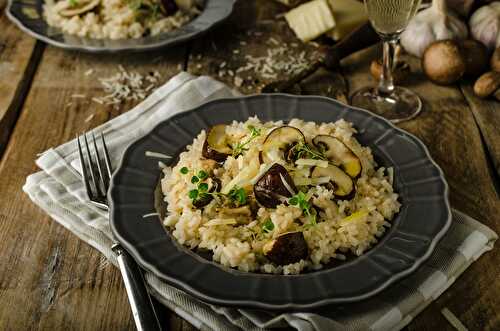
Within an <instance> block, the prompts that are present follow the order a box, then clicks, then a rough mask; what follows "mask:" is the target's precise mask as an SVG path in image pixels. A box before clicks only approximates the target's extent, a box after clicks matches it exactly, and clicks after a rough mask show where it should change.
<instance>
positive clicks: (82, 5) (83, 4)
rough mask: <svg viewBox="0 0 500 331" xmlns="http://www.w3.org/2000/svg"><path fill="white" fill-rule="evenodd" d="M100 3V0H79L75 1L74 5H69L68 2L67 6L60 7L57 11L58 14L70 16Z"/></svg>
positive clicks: (89, 9)
mask: <svg viewBox="0 0 500 331" xmlns="http://www.w3.org/2000/svg"><path fill="white" fill-rule="evenodd" d="M100 3H101V1H100V0H87V1H85V0H79V1H77V2H76V3H75V5H70V4H69V3H68V6H67V7H64V8H62V9H61V10H60V11H59V15H61V16H64V17H72V16H76V15H80V14H83V13H86V12H89V11H91V10H93V9H94V8H95V7H97V6H98V5H99V4H100Z"/></svg>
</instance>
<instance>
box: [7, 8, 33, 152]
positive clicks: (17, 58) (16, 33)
mask: <svg viewBox="0 0 500 331" xmlns="http://www.w3.org/2000/svg"><path fill="white" fill-rule="evenodd" d="M6 4H7V1H5V0H2V1H0V31H1V37H0V155H1V154H2V152H3V150H4V149H5V146H6V145H7V141H8V140H9V135H10V133H11V129H12V128H13V127H14V123H15V121H16V119H17V116H18V114H19V112H20V110H21V108H22V102H23V100H24V97H25V96H26V93H27V91H28V89H29V83H30V81H31V78H32V77H33V74H34V71H35V69H36V66H37V64H38V59H39V57H40V55H41V53H42V51H43V45H42V44H41V43H39V42H38V43H37V42H36V41H35V40H34V39H33V38H30V37H29V36H27V35H26V34H25V33H23V32H21V31H20V30H19V29H18V28H16V27H15V26H14V25H13V24H12V23H10V21H9V20H8V19H7V17H6V15H5V11H4V9H5V6H6ZM35 45H37V46H36V47H35Z"/></svg>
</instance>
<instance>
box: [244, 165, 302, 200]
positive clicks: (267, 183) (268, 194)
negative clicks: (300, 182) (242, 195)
mask: <svg viewBox="0 0 500 331" xmlns="http://www.w3.org/2000/svg"><path fill="white" fill-rule="evenodd" d="M253 192H254V195H255V199H256V200H257V201H258V202H259V203H260V204H261V205H263V206H264V207H267V208H276V206H277V205H279V204H280V203H282V202H283V201H284V200H286V198H288V197H291V196H293V195H294V194H295V193H296V192H297V188H296V187H295V184H294V183H293V180H292V177H290V175H289V174H288V172H287V171H286V169H285V168H284V167H283V166H282V165H280V164H278V163H275V164H273V165H272V167H271V168H269V170H268V171H266V172H265V173H264V174H263V175H262V177H260V178H259V180H258V181H257V183H255V185H254V187H253Z"/></svg>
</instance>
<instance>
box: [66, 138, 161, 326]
mask: <svg viewBox="0 0 500 331" xmlns="http://www.w3.org/2000/svg"><path fill="white" fill-rule="evenodd" d="M76 139H77V142H78V155H79V159H80V166H81V169H82V181H83V183H84V185H85V189H86V191H87V195H88V197H89V200H90V202H91V203H92V204H94V205H95V206H97V207H98V208H101V209H103V210H109V207H108V206H109V205H108V200H107V191H108V188H109V183H110V180H111V173H112V170H111V162H110V158H109V153H108V149H107V147H106V141H105V140H104V135H103V134H102V133H101V135H100V142H101V145H102V149H101V152H99V148H98V147H97V141H96V137H95V135H94V134H93V133H92V141H91V144H89V141H88V139H87V133H83V135H82V136H77V137H76ZM81 141H83V143H82V142H81ZM82 145H83V148H82ZM84 151H85V152H84ZM101 154H102V155H101ZM112 250H113V252H114V253H115V254H116V258H117V260H118V265H119V267H120V272H121V274H122V278H123V283H124V285H125V289H126V291H127V296H128V299H129V303H130V306H131V309H132V314H133V316H134V321H135V325H136V327H137V330H139V331H143V330H144V331H145V330H148V331H149V330H161V327H160V323H159V321H158V317H157V316H156V312H155V310H154V307H153V303H152V301H151V297H150V296H149V293H148V290H147V288H146V283H145V281H144V276H143V274H142V271H141V269H140V267H139V266H138V265H137V263H136V262H135V261H134V259H133V258H132V257H131V256H130V255H129V254H128V253H127V251H125V250H124V249H123V248H122V247H121V245H120V244H119V243H115V244H114V245H113V246H112Z"/></svg>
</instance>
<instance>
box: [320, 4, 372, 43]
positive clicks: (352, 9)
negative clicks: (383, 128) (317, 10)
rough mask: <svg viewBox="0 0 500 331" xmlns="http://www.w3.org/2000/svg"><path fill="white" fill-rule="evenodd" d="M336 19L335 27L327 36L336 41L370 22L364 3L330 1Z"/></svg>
mask: <svg viewBox="0 0 500 331" xmlns="http://www.w3.org/2000/svg"><path fill="white" fill-rule="evenodd" d="M328 2H329V4H330V7H331V9H332V12H333V17H334V18H335V27H334V28H333V29H332V30H330V31H328V33H327V34H326V35H327V36H329V37H330V38H332V39H334V40H340V39H342V38H344V37H345V36H346V35H347V34H348V33H349V32H351V31H352V30H354V29H355V28H356V27H358V26H360V25H361V24H363V23H364V22H366V21H367V20H368V16H367V15H366V11H365V7H364V5H363V3H362V2H359V1H356V0H328Z"/></svg>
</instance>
